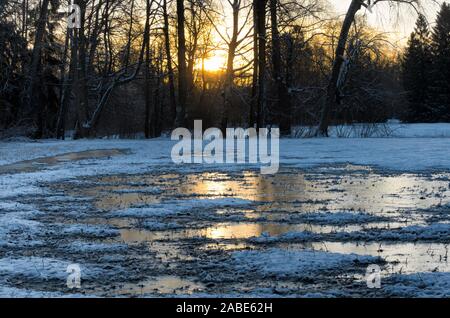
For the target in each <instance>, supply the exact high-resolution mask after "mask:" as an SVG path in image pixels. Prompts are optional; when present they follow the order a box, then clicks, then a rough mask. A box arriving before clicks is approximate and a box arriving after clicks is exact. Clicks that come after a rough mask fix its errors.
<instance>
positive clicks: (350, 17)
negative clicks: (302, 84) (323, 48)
mask: <svg viewBox="0 0 450 318" xmlns="http://www.w3.org/2000/svg"><path fill="white" fill-rule="evenodd" d="M361 5H362V3H361V0H352V2H351V4H350V7H349V9H348V11H347V14H346V16H345V19H344V22H343V24H342V29H341V34H340V36H339V42H338V45H337V47H336V52H335V57H334V63H333V70H332V72H331V78H330V82H329V84H328V89H327V97H326V100H325V104H324V106H323V109H322V115H321V118H320V124H319V128H318V129H317V132H316V136H323V137H328V126H329V124H330V112H331V110H332V109H333V108H334V107H335V106H336V97H337V93H338V90H337V84H338V80H339V73H340V71H341V66H342V63H343V62H344V54H345V48H346V46H347V39H348V35H349V32H350V28H351V26H352V24H353V22H354V21H355V16H356V13H357V12H358V11H359V10H360V9H361Z"/></svg>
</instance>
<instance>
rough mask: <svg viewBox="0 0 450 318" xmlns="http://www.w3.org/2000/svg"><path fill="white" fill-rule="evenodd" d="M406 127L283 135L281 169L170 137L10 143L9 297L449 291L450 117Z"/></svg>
mask: <svg viewBox="0 0 450 318" xmlns="http://www.w3.org/2000/svg"><path fill="white" fill-rule="evenodd" d="M392 132H393V133H392V135H391V136H390V137H389V138H366V139H361V138H345V139H344V138H335V137H334V138H329V139H282V140H281V141H280V156H281V157H280V161H281V166H280V167H281V168H280V172H279V173H278V174H276V175H273V176H264V175H260V174H259V167H258V166H256V165H198V164H190V165H175V164H173V163H172V161H171V158H170V152H171V148H172V146H173V145H174V142H172V141H170V140H169V139H163V138H161V139H156V140H108V139H104V140H81V141H54V140H46V141H38V142H30V141H23V142H20V141H10V142H0V296H6V297H24V296H25V297H84V296H139V297H162V296H168V297H169V296H170V297H171V296H180V295H183V296H191V297H196V296H211V297H214V296H225V297H233V296H252V297H254V296H256V297H258V296H261V297H262V296H271V297H339V296H346V297H352V296H359V297H361V296H362V297H405V296H412V297H421V296H431V297H445V296H446V297H449V296H450V264H449V263H448V244H449V243H450V214H449V212H450V125H449V124H434V125H432V124H430V125H427V124H419V125H399V124H395V125H392ZM70 264H79V265H80V267H81V288H80V289H70V288H68V286H67V284H66V282H67V277H68V273H66V270H67V266H69V265H70ZM369 265H377V266H379V267H380V268H381V269H382V271H381V275H382V278H381V288H380V289H370V288H368V287H367V283H366V278H365V275H366V269H367V267H368V266H369Z"/></svg>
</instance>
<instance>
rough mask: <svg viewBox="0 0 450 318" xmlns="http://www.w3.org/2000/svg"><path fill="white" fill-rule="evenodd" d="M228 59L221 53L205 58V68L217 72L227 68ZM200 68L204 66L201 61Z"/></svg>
mask: <svg viewBox="0 0 450 318" xmlns="http://www.w3.org/2000/svg"><path fill="white" fill-rule="evenodd" d="M225 64H226V59H225V58H224V57H223V56H221V55H220V54H217V55H214V56H211V57H208V58H207V59H205V70H206V71H209V72H217V71H220V70H223V69H224V68H225ZM199 68H200V69H201V68H202V65H201V63H200V65H199Z"/></svg>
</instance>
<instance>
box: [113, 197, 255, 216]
mask: <svg viewBox="0 0 450 318" xmlns="http://www.w3.org/2000/svg"><path fill="white" fill-rule="evenodd" d="M251 203H253V202H252V201H249V200H244V199H239V198H222V199H189V200H177V201H166V202H161V203H158V204H152V205H147V206H142V207H135V208H129V209H124V210H119V211H114V212H111V213H110V216H113V217H135V218H146V217H149V216H168V215H175V214H178V215H179V214H185V213H191V212H192V211H195V210H198V209H205V208H214V207H229V206H234V207H242V206H245V205H248V204H251Z"/></svg>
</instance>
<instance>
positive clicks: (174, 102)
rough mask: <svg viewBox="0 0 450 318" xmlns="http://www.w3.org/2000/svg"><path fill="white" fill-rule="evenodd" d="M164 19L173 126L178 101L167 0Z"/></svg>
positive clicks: (165, 0) (164, 6)
mask: <svg viewBox="0 0 450 318" xmlns="http://www.w3.org/2000/svg"><path fill="white" fill-rule="evenodd" d="M163 18H164V44H165V49H166V58H167V75H168V79H169V103H170V120H171V124H175V119H176V116H177V100H176V97H175V79H174V75H173V67H172V53H171V49H170V36H169V15H168V13H167V0H164V1H163Z"/></svg>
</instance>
